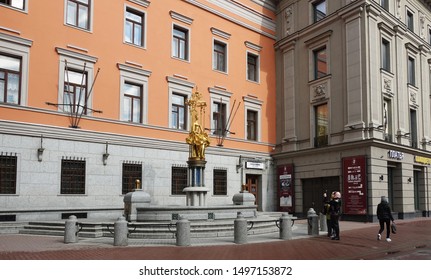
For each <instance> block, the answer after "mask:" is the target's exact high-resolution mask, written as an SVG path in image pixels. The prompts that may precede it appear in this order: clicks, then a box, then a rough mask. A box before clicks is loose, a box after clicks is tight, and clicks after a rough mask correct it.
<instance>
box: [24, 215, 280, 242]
mask: <svg viewBox="0 0 431 280" xmlns="http://www.w3.org/2000/svg"><path fill="white" fill-rule="evenodd" d="M251 221H253V227H252V228H251V229H250V230H249V235H255V234H267V233H273V232H277V231H278V228H277V227H276V225H275V221H274V219H273V218H267V217H265V218H263V217H260V218H256V219H253V220H251ZM78 224H79V229H80V231H79V237H88V238H97V237H113V232H114V222H91V221H78ZM168 225H169V223H143V222H139V223H129V231H130V235H129V238H148V239H163V238H165V239H166V238H175V230H176V228H175V226H176V223H175V222H172V223H171V225H172V226H171V227H170V228H169V227H168ZM249 227H251V224H250V225H249ZM64 228H65V222H64V221H47V222H43V221H39V222H29V223H28V224H27V225H24V226H23V228H21V229H20V230H19V233H22V234H39V235H54V236H62V235H64ZM190 234H191V236H192V237H197V238H198V237H222V236H233V234H234V220H226V221H209V222H192V223H191V224H190Z"/></svg>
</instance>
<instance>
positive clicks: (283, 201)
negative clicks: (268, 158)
mask: <svg viewBox="0 0 431 280" xmlns="http://www.w3.org/2000/svg"><path fill="white" fill-rule="evenodd" d="M277 178H278V201H279V209H280V211H283V212H289V213H293V211H294V210H293V209H294V193H295V192H294V180H293V165H292V164H287V165H280V166H278V167H277Z"/></svg>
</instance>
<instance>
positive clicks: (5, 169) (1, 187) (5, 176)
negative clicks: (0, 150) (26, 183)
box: [0, 155, 17, 194]
mask: <svg viewBox="0 0 431 280" xmlns="http://www.w3.org/2000/svg"><path fill="white" fill-rule="evenodd" d="M16 167H17V157H16V156H3V155H2V156H0V194H15V193H16V175H17V174H16Z"/></svg>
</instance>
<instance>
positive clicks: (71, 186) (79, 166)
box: [61, 159, 85, 194]
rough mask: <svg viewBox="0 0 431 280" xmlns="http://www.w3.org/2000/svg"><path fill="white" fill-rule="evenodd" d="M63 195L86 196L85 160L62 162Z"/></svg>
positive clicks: (66, 160)
mask: <svg viewBox="0 0 431 280" xmlns="http://www.w3.org/2000/svg"><path fill="white" fill-rule="evenodd" d="M61 194H85V160H70V159H63V160H62V161H61Z"/></svg>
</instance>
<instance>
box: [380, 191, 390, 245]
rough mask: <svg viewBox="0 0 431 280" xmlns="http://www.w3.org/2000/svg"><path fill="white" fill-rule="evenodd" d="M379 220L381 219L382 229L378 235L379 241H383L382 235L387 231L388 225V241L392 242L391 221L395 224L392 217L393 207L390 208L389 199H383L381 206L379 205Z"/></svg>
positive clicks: (384, 197)
mask: <svg viewBox="0 0 431 280" xmlns="http://www.w3.org/2000/svg"><path fill="white" fill-rule="evenodd" d="M377 218H378V219H379V223H380V229H379V233H378V234H377V240H381V239H382V235H381V233H382V232H383V230H384V229H385V224H386V241H388V242H391V241H392V240H391V238H390V234H391V228H390V227H391V221H392V222H394V217H392V211H391V207H390V206H389V202H388V198H387V197H386V196H382V197H381V201H380V203H379V205H377Z"/></svg>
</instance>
